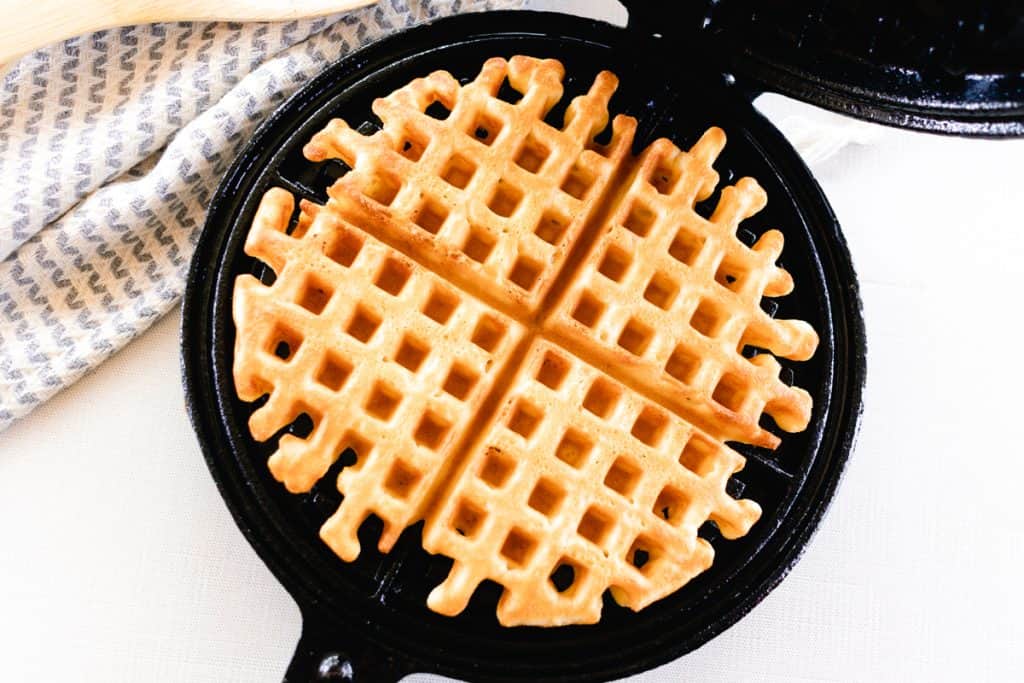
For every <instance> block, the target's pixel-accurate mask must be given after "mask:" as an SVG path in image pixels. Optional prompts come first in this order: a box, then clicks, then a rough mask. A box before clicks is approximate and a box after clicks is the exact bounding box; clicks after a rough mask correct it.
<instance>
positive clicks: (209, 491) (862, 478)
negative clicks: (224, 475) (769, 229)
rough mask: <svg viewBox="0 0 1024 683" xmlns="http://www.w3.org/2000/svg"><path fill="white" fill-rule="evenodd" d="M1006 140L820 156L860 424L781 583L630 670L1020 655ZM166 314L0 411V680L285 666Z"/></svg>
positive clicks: (892, 142)
mask: <svg viewBox="0 0 1024 683" xmlns="http://www.w3.org/2000/svg"><path fill="white" fill-rule="evenodd" d="M772 109H773V110H774V111H775V112H782V111H783V110H786V111H794V110H800V111H804V108H802V107H799V106H796V105H793V106H786V105H785V104H780V103H777V102H776V103H773V107H772ZM772 116H773V118H775V119H779V118H780V117H781V116H782V114H781V113H773V115H772ZM1022 162H1024V141H1010V142H1007V141H1001V142H990V141H980V140H960V139H954V138H941V137H933V136H926V135H921V134H916V133H908V132H900V131H893V130H888V129H884V130H883V129H879V136H878V138H877V139H876V141H875V143H874V144H873V145H871V146H858V147H852V148H849V149H848V150H845V151H844V152H842V153H840V154H839V156H838V157H836V158H834V159H832V160H831V161H827V162H824V163H822V164H818V165H817V166H816V168H815V172H816V175H817V178H818V180H819V181H820V182H821V184H822V186H823V188H824V190H825V192H826V194H827V195H828V197H829V199H830V200H831V202H832V204H833V207H834V208H835V210H836V213H837V214H838V216H839V219H840V221H841V222H842V224H843V228H844V231H845V233H846V235H847V237H848V239H849V242H850V247H851V250H852V252H853V256H854V260H855V265H856V266H857V269H858V271H859V275H860V279H861V285H862V294H863V299H864V307H865V315H866V319H867V326H868V337H869V340H868V342H869V379H868V387H867V392H866V395H865V412H864V418H863V427H862V430H861V436H860V441H859V445H858V447H857V449H856V451H855V453H854V455H853V457H852V459H851V463H850V467H849V470H848V473H847V476H846V478H845V480H844V481H843V484H842V486H841V488H840V490H839V493H838V495H837V497H836V500H835V502H834V504H833V506H832V509H831V512H830V514H829V515H828V516H827V517H826V518H825V520H824V522H823V523H822V525H821V528H820V531H819V532H818V534H817V536H816V537H815V538H814V539H813V540H812V542H811V544H810V546H809V547H808V550H807V552H806V554H805V556H804V558H803V559H802V561H801V562H800V563H799V564H798V565H797V567H796V568H795V569H794V571H793V572H792V574H791V575H790V576H789V577H788V578H787V579H786V580H785V581H784V582H783V583H782V585H781V586H780V587H779V588H778V589H777V590H776V591H775V592H774V593H772V594H771V595H770V596H769V597H768V598H767V599H766V600H765V601H764V602H763V603H762V604H761V605H759V606H758V607H757V608H756V609H754V611H753V612H752V613H751V614H750V615H749V616H747V617H746V618H745V619H743V620H742V621H741V622H740V623H739V624H737V625H736V626H734V627H733V628H731V629H730V630H728V631H727V632H726V633H725V634H723V635H721V636H719V637H718V638H716V639H715V640H713V641H712V642H711V643H709V644H707V645H706V646H704V647H703V648H701V649H700V650H698V651H697V652H695V653H693V654H691V655H688V656H686V657H684V658H682V659H680V660H677V661H675V662H673V663H671V664H669V665H667V666H665V667H662V668H661V669H659V670H656V671H652V672H648V673H647V674H644V675H642V676H639V677H637V679H636V680H640V681H675V680H682V679H686V680H695V681H696V680H702V681H737V680H755V681H794V680H841V681H887V680H893V681H896V680H950V681H962V680H1010V679H1019V677H1020V676H1021V675H1022V674H1021V671H1022V670H1024V648H1022V647H1021V644H1022V643H1024V620H1022V618H1021V614H1024V589H1022V587H1021V579H1020V577H1021V566H1022V564H1024V550H1022V549H1024V507H1022V505H1021V503H1020V501H1021V493H1020V488H1019V487H1020V484H1021V482H1022V481H1024V457H1022V456H1024V448H1022V446H1021V436H1020V430H1021V425H1022V423H1024V419H1022V418H1021V417H1020V416H1019V414H1018V410H1019V405H1020V394H1021V391H1020V387H1021V386H1024V370H1022V365H1021V361H1020V359H1019V358H1018V353H1019V348H1020V344H1021V339H1022V337H1024V323H1022V322H1021V319H1022V310H1024V306H1022V303H1021V299H1022V295H1024V266H1022V260H1024V218H1022V212H1021V206H1022V204H1024V163H1022ZM779 227H781V228H783V230H784V229H785V226H779ZM177 329H178V320H177V315H176V314H174V315H171V316H169V317H168V318H166V319H165V320H163V321H162V322H160V323H158V324H157V325H155V326H154V327H153V328H152V329H151V330H150V331H149V332H148V333H146V334H145V335H144V336H143V337H141V338H140V339H138V340H136V341H135V342H132V343H131V344H130V345H129V346H128V348H127V349H126V350H125V351H124V352H122V353H121V354H120V355H118V356H116V357H115V358H114V359H113V360H111V361H110V362H108V363H107V364H105V365H103V366H102V367H101V368H100V369H99V370H98V371H97V372H95V373H94V374H92V375H90V376H88V377H86V378H85V379H84V380H82V381H81V382H79V383H78V384H76V385H75V386H73V387H72V388H71V389H69V390H67V391H65V392H64V393H62V394H60V395H58V396H57V397H56V398H55V399H54V400H52V401H50V402H49V403H47V404H46V405H44V406H43V407H41V408H40V409H38V410H37V411H36V412H35V413H33V414H32V415H30V416H29V417H28V418H26V419H25V420H23V421H21V422H20V423H18V424H16V425H15V426H14V427H12V428H11V429H9V430H8V431H6V432H4V433H2V434H0V613H2V616H0V680H4V681H27V680H53V681H56V680H75V681H96V682H99V681H103V682H107V681H218V682H227V681H278V680H280V677H281V675H282V673H283V671H284V668H285V666H286V664H287V662H288V659H289V657H290V655H291V652H292V649H293V647H294V644H295V642H296V639H297V638H298V635H299V626H300V621H299V612H298V609H297V608H296V607H295V605H294V604H293V603H292V601H291V600H290V599H289V597H288V595H287V594H286V593H285V592H284V590H283V589H282V588H281V587H280V586H279V585H278V584H277V583H276V582H275V580H274V579H273V577H272V576H271V575H270V573H269V571H268V570H267V569H266V568H265V567H264V566H263V565H262V564H261V562H260V561H259V559H258V558H257V557H256V555H255V553H254V552H253V551H252V550H251V549H250V548H249V546H248V544H247V543H246V541H245V540H244V538H243V537H242V535H241V533H240V532H239V531H238V530H237V529H236V527H235V526H234V523H233V522H232V520H231V518H230V516H229V514H228V512H227V509H226V508H225V506H224V504H223V503H222V501H221V499H220V497H219V495H218V493H217V491H216V488H215V487H214V485H213V482H212V480H211V478H210V476H209V474H208V472H207V470H206V465H205V463H204V462H203V459H202V457H201V455H200V452H199V448H198V446H197V444H196V441H195V438H194V436H193V434H192V431H191V429H190V427H189V424H188V421H187V419H186V416H185V411H184V406H183V399H182V391H181V384H180V377H179V367H178V340H177ZM414 678H417V679H418V680H430V677H414Z"/></svg>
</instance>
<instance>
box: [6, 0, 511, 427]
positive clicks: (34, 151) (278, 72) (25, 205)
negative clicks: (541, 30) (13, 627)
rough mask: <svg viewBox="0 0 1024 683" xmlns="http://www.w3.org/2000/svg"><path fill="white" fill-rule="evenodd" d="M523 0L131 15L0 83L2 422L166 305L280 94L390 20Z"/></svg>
mask: <svg viewBox="0 0 1024 683" xmlns="http://www.w3.org/2000/svg"><path fill="white" fill-rule="evenodd" d="M519 4H521V0H382V1H381V2H380V3H378V4H377V5H376V6H371V7H367V8H364V9H362V10H357V11H354V12H351V13H348V14H344V15H333V16H329V17H323V18H319V19H311V20H302V21H292V22H287V23H271V24H231V23H174V24H153V25H148V26H130V27H126V28H121V29H113V30H109V31H100V32H98V33H94V34H92V35H87V36H81V37H78V38H72V39H71V40H68V41H66V42H64V43H61V44H58V45H54V46H51V47H49V48H46V49H43V50H39V51H37V52H34V53H32V54H30V55H27V56H26V57H24V58H22V59H21V60H19V61H18V62H17V63H15V64H14V65H12V66H11V67H10V68H9V69H8V71H7V72H6V74H4V75H3V80H2V83H0V430H3V429H4V428H6V427H7V426H9V425H10V424H11V423H12V422H13V421H14V420H16V419H17V418H19V417H21V416H23V415H25V414H26V413H28V412H29V411H31V410H32V409H33V408H34V407H35V406H37V405H39V404H40V403H42V402H43V401H45V400H47V399H48V398H49V397H50V396H52V395H53V394H55V393H56V392H57V391H59V390H60V389H61V388H63V387H65V386H68V385H69V384H71V383H72V382H74V381H75V380H77V379H78V378H79V377H81V376H82V375H83V374H85V373H86V372H88V371H89V370H90V369H91V368H93V367H95V366H96V365H98V364H99V363H100V362H102V361H103V360H104V359H105V358H106V357H108V356H109V355H110V354H112V353H114V352H115V351H117V350H118V349H120V348H121V347H122V346H124V345H125V344H126V343H127V342H128V341H130V340H131V339H132V338H133V337H135V336H136V335H138V334H140V333H141V332H142V331H144V330H145V329H146V328H147V327H149V326H150V325H151V324H152V323H153V322H155V321H156V320H157V319H159V318H160V317H161V316H162V315H164V314H165V313H167V312H168V311H169V310H171V309H172V308H173V307H174V305H175V304H176V302H177V301H178V297H179V296H180V295H181V293H182V289H183V286H184V280H185V275H186V272H187V270H188V264H189V259H190V257H191V255H192V251H193V248H194V245H195V242H196V239H197V238H198V236H199V231H200V229H201V228H202V225H203V220H204V216H205V212H206V207H207V204H208V202H209V200H210V198H211V196H212V195H213V192H214V190H215V189H216V186H217V182H218V180H219V179H220V177H221V176H222V175H223V174H224V172H225V170H226V169H227V167H228V165H229V164H230V163H231V161H232V159H234V157H235V155H236V154H237V153H238V152H239V150H240V148H241V146H242V145H243V144H244V143H245V141H246V140H247V139H248V138H249V136H250V135H251V134H252V132H253V130H254V129H255V128H256V127H257V126H258V125H259V124H260V122H261V121H263V120H264V119H265V118H266V117H267V115H268V114H269V113H270V112H271V111H272V110H273V109H274V108H275V107H277V106H278V105H279V104H280V103H281V101H282V100H283V99H285V98H286V97H287V96H288V95H290V94H291V93H292V92H294V91H295V90H296V89H297V88H298V87H300V86H301V85H302V84H303V83H304V82H306V81H307V80H308V79H309V78H310V77H312V76H313V75H315V74H316V73H317V72H318V71H320V70H321V69H322V68H323V67H324V66H326V65H327V64H329V63H330V62H331V61H333V60H335V59H337V58H338V57H340V56H341V55H344V54H345V53H347V52H349V51H351V50H352V49H354V48H356V47H359V46H360V45H363V44H365V43H367V42H369V41H372V40H375V39H377V38H379V37H381V36H383V35H385V34H387V33H390V32H392V31H394V30H396V29H400V28H403V27H407V26H410V25H412V24H416V23H419V22H422V21H424V20H427V19H430V18H434V17H438V16H442V15H446V14H452V13H455V12H460V11H474V10H482V9H490V8H498V7H509V6H516V5H519Z"/></svg>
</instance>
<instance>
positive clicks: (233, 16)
mask: <svg viewBox="0 0 1024 683" xmlns="http://www.w3.org/2000/svg"><path fill="white" fill-rule="evenodd" d="M374 1H375V0H148V1H147V0H73V1H72V2H67V1H66V0H0V13H2V15H3V16H5V17H7V18H6V19H5V20H4V21H3V22H0V71H2V70H3V68H4V65H5V64H7V63H9V62H11V61H12V60H13V59H14V58H15V57H18V56H19V55H22V54H24V53H26V52H29V51H30V50H33V49H35V48H38V47H42V46H43V45H48V44H50V43H54V42H56V41H58V40H63V39H65V38H69V37H71V36H76V35H80V34H83V33H89V32H92V31H98V30H100V29H105V28H111V27H114V26H127V25H129V24H151V23H156V22H161V21H215V20H216V21H281V20H288V19H298V18H300V17H313V16H319V15H322V14H331V13H333V12H343V11H346V10H351V9H355V8H357V7H363V6H365V5H370V4H373V2H374Z"/></svg>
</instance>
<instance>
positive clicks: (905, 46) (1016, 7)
mask: <svg viewBox="0 0 1024 683" xmlns="http://www.w3.org/2000/svg"><path fill="white" fill-rule="evenodd" d="M623 4H625V5H627V6H628V7H629V8H630V18H631V21H633V22H634V23H636V24H639V27H640V28H642V29H643V30H644V32H645V33H648V34H651V33H659V32H660V33H664V34H666V35H671V36H674V37H677V38H680V37H681V38H683V39H685V40H690V41H694V42H698V43H700V44H701V46H702V48H703V49H705V50H707V51H708V52H709V53H711V54H713V55H714V57H715V59H716V61H717V62H718V63H719V64H721V65H722V66H723V67H725V68H726V69H728V70H730V71H732V72H733V73H735V74H736V75H737V76H738V77H741V78H743V79H744V80H746V81H748V82H750V83H752V84H754V85H755V87H761V88H766V89H768V90H773V91H776V92H780V93H782V94H785V95H790V96H792V97H796V98H797V99H801V100H805V101H807V102H811V103H812V104H816V105H818V106H820V107H826V108H828V109H833V110H835V111H838V112H841V113H844V114H850V115H852V116H857V117H860V118H864V119H869V120H871V121H877V122H878V123H884V124H888V125H893V126H900V127H904V128H915V129H918V130H924V131H929V132H934V133H952V134H956V135H976V136H982V137H1006V136H1019V135H1024V0H796V1H790V2H764V1H763V0H686V1H679V2H650V1H649V0H632V1H630V0H624V2H623Z"/></svg>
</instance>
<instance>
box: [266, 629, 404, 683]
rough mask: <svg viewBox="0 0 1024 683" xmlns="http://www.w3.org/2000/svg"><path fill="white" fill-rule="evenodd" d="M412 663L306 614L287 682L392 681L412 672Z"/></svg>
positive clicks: (356, 682)
mask: <svg viewBox="0 0 1024 683" xmlns="http://www.w3.org/2000/svg"><path fill="white" fill-rule="evenodd" d="M414 668H415V667H414V666H413V665H412V663H411V662H409V661H407V660H404V659H398V658H396V657H394V656H393V655H391V654H388V653H386V652H385V651H383V650H380V649H378V648H376V647H375V646H374V645H373V644H372V643H370V642H369V641H367V640H366V639H365V638H363V637H360V636H359V635H357V634H355V633H354V632H352V631H348V630H347V629H346V631H345V632H344V633H342V632H340V631H339V630H338V628H337V627H336V626H334V625H327V624H326V623H325V622H323V621H322V620H320V619H317V618H315V617H314V618H310V616H309V615H306V614H304V615H303V619H302V635H301V636H300V637H299V643H298V645H296V646H295V654H294V655H292V661H291V663H290V664H289V665H288V670H287V671H286V672H285V674H284V683H341V682H345V683H348V682H349V681H352V682H353V683H364V682H366V683H378V681H379V682H381V683H390V682H391V681H399V680H401V679H402V678H403V677H405V676H407V675H408V674H410V673H413V671H414Z"/></svg>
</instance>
